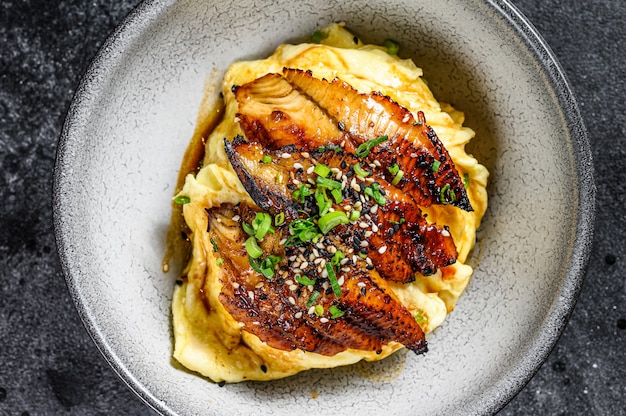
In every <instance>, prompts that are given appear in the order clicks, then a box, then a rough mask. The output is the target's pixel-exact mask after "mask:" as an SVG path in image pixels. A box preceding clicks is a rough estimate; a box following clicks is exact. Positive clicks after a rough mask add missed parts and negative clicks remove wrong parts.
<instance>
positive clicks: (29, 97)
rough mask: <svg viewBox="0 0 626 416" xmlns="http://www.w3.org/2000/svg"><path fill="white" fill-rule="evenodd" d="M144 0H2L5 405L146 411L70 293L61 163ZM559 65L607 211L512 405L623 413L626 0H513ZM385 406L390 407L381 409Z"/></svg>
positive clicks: (0, 254)
mask: <svg viewBox="0 0 626 416" xmlns="http://www.w3.org/2000/svg"><path fill="white" fill-rule="evenodd" d="M136 3H137V1H136V0H90V1H86V0H61V1H60V0H0V166H1V169H0V171H1V173H0V193H1V195H0V215H1V217H0V273H1V279H0V415H2V416H4V415H22V416H27V415H105V414H106V415H118V414H119V415H151V414H153V413H152V412H151V411H150V410H149V409H148V408H147V407H146V406H145V405H144V404H143V403H142V402H141V401H140V400H139V399H137V398H136V397H135V396H134V395H133V393H132V392H131V391H130V390H129V389H128V388H127V387H126V386H125V385H124V384H123V383H122V382H121V381H120V380H119V379H118V378H117V377H116V375H115V374H114V373H113V371H112V370H111V369H110V368H109V367H108V365H107V364H106V363H105V361H104V359H103V358H102V356H101V355H100V354H99V352H98V351H97V349H96V347H95V346H94V345H93V343H92V342H91V340H90V338H89V336H88V335H87V333H86V331H85V330H84V328H83V326H82V324H81V322H80V320H79V318H78V315H77V313H76V311H75V309H74V306H73V305H72V303H71V301H70V298H69V295H68V293H67V290H66V287H65V283H64V280H63V276H62V274H61V269H60V265H59V262H58V260H57V257H56V253H55V243H54V237H53V229H52V212H51V187H52V169H53V165H54V157H55V151H56V145H57V144H56V142H57V138H58V136H59V133H60V130H61V126H62V123H63V118H64V115H65V112H66V110H67V107H68V105H69V102H70V100H71V98H72V94H73V91H74V89H75V87H76V85H77V83H78V81H79V79H80V77H81V75H82V73H83V71H84V70H85V69H86V67H87V65H88V63H89V61H90V59H91V58H92V57H93V56H94V54H95V53H96V51H97V49H98V47H99V46H100V45H101V44H102V42H103V41H104V40H105V38H106V37H107V36H108V34H109V33H110V32H111V31H112V30H113V28H114V27H115V26H116V25H117V24H118V23H119V22H120V21H121V20H122V19H123V17H124V16H125V15H126V13H128V12H129V11H130V10H131V8H132V7H133V6H134V5H135V4H136ZM514 3H515V5H517V6H518V7H519V8H520V10H521V11H522V12H523V13H524V14H525V15H526V16H527V17H528V18H529V19H530V20H531V22H532V23H533V24H534V25H535V26H536V27H537V29H538V30H539V32H540V33H541V34H542V35H543V36H544V38H545V39H546V40H547V42H548V44H549V45H550V46H551V48H552V49H553V51H554V52H555V54H556V56H557V57H558V59H559V60H560V62H561V64H562V66H563V67H564V69H565V71H566V73H567V75H568V77H569V80H570V81H571V84H572V87H573V89H574V92H575V94H576V95H577V97H578V98H579V101H580V106H581V109H582V112H583V114H584V117H585V122H586V124H587V127H588V130H589V139H590V142H591V146H592V151H593V156H594V158H595V160H594V166H595V169H596V182H597V187H598V195H597V197H598V199H597V202H598V204H597V205H598V212H597V221H596V233H595V238H594V246H593V251H592V254H591V261H590V266H589V271H588V274H587V279H586V281H585V284H584V286H583V289H582V294H581V297H580V300H579V302H578V304H577V307H576V309H575V311H574V313H573V315H572V317H571V320H570V322H569V324H568V326H567V328H566V329H565V332H564V334H563V336H562V337H561V339H560V340H559V342H558V344H557V345H556V347H555V349H554V350H553V352H552V353H551V355H550V356H549V358H548V360H547V362H546V363H545V364H544V365H543V367H542V368H541V370H540V371H539V372H538V373H537V375H536V376H535V377H534V378H533V379H532V380H531V381H530V383H529V384H528V385H527V386H526V388H525V389H524V390H523V391H522V392H521V393H520V394H519V395H518V396H517V397H516V398H515V399H514V400H513V401H512V402H511V403H510V404H509V405H507V406H506V407H505V408H504V409H503V411H502V412H501V414H504V415H534V414H538V415H578V414H584V415H620V414H622V415H625V414H626V360H625V358H626V354H625V348H626V279H625V274H626V249H625V247H626V210H625V209H624V205H625V203H626V172H625V167H626V163H625V162H626V157H625V155H626V106H625V105H624V104H625V101H626V2H625V1H622V0H568V1H566V0H515V1H514ZM381 410H382V409H381Z"/></svg>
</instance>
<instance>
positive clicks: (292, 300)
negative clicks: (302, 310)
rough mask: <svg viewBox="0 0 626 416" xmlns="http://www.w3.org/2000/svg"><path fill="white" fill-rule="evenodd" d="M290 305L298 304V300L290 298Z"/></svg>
mask: <svg viewBox="0 0 626 416" xmlns="http://www.w3.org/2000/svg"><path fill="white" fill-rule="evenodd" d="M289 303H291V304H292V305H295V304H296V300H295V299H294V298H293V296H289Z"/></svg>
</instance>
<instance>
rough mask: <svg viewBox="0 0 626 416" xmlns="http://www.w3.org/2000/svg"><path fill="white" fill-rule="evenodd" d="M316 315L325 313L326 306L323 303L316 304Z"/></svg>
mask: <svg viewBox="0 0 626 416" xmlns="http://www.w3.org/2000/svg"><path fill="white" fill-rule="evenodd" d="M315 315H317V316H322V315H324V307H323V306H322V305H315Z"/></svg>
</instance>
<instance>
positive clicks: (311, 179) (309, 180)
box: [306, 178, 316, 185]
mask: <svg viewBox="0 0 626 416" xmlns="http://www.w3.org/2000/svg"><path fill="white" fill-rule="evenodd" d="M306 181H307V182H308V183H310V184H311V185H316V183H315V181H314V180H313V178H308V179H307V180H306Z"/></svg>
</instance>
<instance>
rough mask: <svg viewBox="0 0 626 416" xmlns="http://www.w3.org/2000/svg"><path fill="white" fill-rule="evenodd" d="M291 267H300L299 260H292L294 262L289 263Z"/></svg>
mask: <svg viewBox="0 0 626 416" xmlns="http://www.w3.org/2000/svg"><path fill="white" fill-rule="evenodd" d="M291 267H293V268H294V269H297V268H299V267H300V262H299V261H294V262H293V263H292V264H291Z"/></svg>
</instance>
